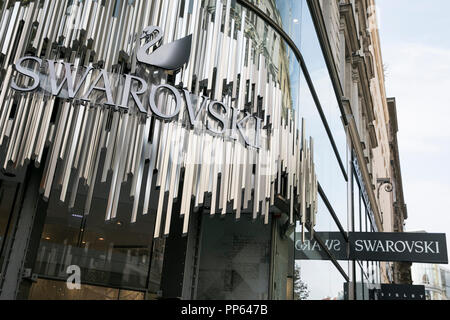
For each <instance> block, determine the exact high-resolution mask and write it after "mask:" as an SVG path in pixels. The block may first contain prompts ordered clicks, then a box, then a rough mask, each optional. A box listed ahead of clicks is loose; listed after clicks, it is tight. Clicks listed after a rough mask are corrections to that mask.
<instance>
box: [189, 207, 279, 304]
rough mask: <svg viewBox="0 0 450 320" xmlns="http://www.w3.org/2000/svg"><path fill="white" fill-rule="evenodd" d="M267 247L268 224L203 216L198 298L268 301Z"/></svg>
mask: <svg viewBox="0 0 450 320" xmlns="http://www.w3.org/2000/svg"><path fill="white" fill-rule="evenodd" d="M270 248H271V227H270V223H269V225H264V222H263V221H261V220H257V221H253V219H252V217H251V216H250V215H243V216H242V218H241V221H239V222H236V220H235V217H234V215H231V214H227V215H226V216H225V217H224V218H220V217H212V218H210V217H208V216H204V217H203V219H202V239H201V250H200V252H201V256H200V262H199V264H200V267H199V274H198V287H197V299H199V300H217V299H219V300H236V299H238V300H239V299H242V300H266V299H268V292H269V267H270Z"/></svg>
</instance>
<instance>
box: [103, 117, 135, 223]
mask: <svg viewBox="0 0 450 320" xmlns="http://www.w3.org/2000/svg"><path fill="white" fill-rule="evenodd" d="M121 118H122V122H123V124H122V126H121V128H120V132H119V137H118V142H117V149H118V152H117V156H115V159H114V163H113V165H112V179H111V185H110V189H109V190H110V191H109V195H108V202H107V208H106V216H105V220H111V218H112V217H113V213H114V212H113V211H114V202H115V201H114V198H115V197H114V195H115V193H116V192H117V193H118V190H117V187H118V183H117V181H118V176H119V165H120V158H121V157H120V154H121V152H120V151H121V150H122V148H123V145H124V143H125V142H126V141H125V135H126V129H127V125H128V120H129V115H128V114H123V115H122V116H121Z"/></svg>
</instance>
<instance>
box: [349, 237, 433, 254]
mask: <svg viewBox="0 0 450 320" xmlns="http://www.w3.org/2000/svg"><path fill="white" fill-rule="evenodd" d="M355 251H356V252H382V253H404V252H408V253H418V254H421V253H427V254H428V253H431V254H438V253H439V242H438V241H395V242H394V241H392V240H386V241H382V240H356V241H355Z"/></svg>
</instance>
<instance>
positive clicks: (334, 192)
mask: <svg viewBox="0 0 450 320" xmlns="http://www.w3.org/2000/svg"><path fill="white" fill-rule="evenodd" d="M300 105H301V109H300V112H299V113H300V117H302V118H304V119H305V125H306V132H307V133H308V134H307V135H308V136H311V137H312V138H313V141H314V164H315V169H316V174H317V179H318V181H319V183H320V185H321V186H322V189H323V190H324V192H325V194H326V196H327V198H328V200H329V201H330V203H331V205H332V207H333V209H334V211H335V212H336V215H337V216H338V218H339V221H340V222H341V224H342V227H343V228H344V230H347V182H346V181H345V179H344V177H343V175H342V172H341V169H340V167H339V164H338V162H337V160H336V157H335V155H334V152H333V149H332V147H331V144H330V140H329V139H328V135H327V133H326V131H325V128H324V126H323V123H322V120H321V119H320V117H319V113H318V112H317V108H316V106H315V103H314V100H313V98H312V96H311V93H310V91H309V88H308V86H307V84H306V80H305V77H304V76H303V74H302V75H301V79H300Z"/></svg>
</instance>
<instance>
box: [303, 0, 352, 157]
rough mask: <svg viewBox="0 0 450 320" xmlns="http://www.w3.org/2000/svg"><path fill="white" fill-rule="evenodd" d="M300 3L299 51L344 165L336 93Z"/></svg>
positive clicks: (308, 18)
mask: <svg viewBox="0 0 450 320" xmlns="http://www.w3.org/2000/svg"><path fill="white" fill-rule="evenodd" d="M302 3H303V10H302V20H301V21H302V28H301V45H300V51H301V53H302V55H303V58H304V60H305V64H306V67H307V69H308V72H309V74H310V76H311V79H312V81H313V84H314V89H315V91H316V93H317V95H318V97H319V100H320V104H321V106H322V109H323V112H324V114H325V117H326V119H327V122H328V125H329V127H330V130H331V132H332V135H333V139H334V141H335V143H336V146H337V149H338V151H339V154H340V157H341V160H342V162H343V163H345V161H346V159H347V155H346V145H347V140H346V134H345V130H344V126H343V125H342V121H341V112H340V109H339V104H338V102H337V99H336V93H335V91H334V88H333V84H332V82H331V78H330V74H329V72H328V68H327V65H326V62H325V58H324V56H323V52H322V49H321V47H320V43H319V39H318V38H317V32H316V29H315V26H314V23H313V21H312V17H311V13H310V11H309V9H308V5H307V2H306V0H302ZM335 158H336V157H335Z"/></svg>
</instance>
